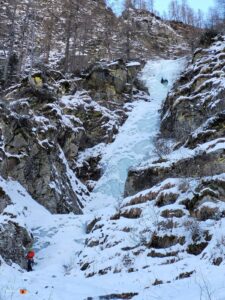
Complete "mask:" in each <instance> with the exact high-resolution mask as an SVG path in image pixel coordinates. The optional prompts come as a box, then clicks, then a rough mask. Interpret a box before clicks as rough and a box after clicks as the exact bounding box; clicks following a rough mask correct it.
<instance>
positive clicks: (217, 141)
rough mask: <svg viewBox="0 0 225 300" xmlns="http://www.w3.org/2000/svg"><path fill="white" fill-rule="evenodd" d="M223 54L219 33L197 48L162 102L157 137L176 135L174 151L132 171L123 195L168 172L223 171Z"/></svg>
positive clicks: (193, 174) (199, 174) (177, 174)
mask: <svg viewBox="0 0 225 300" xmlns="http://www.w3.org/2000/svg"><path fill="white" fill-rule="evenodd" d="M224 56H225V40H224V38H223V37H219V38H218V40H217V41H216V42H215V43H214V44H213V45H212V46H211V47H210V48H207V49H198V50H196V52H195V54H194V56H193V59H192V62H191V63H190V65H189V67H188V68H187V70H186V71H185V72H184V73H183V74H182V76H181V78H180V79H179V80H178V82H177V83H176V84H175V87H174V89H173V91H172V92H171V93H170V94H169V95H168V97H167V99H166V102H165V104H164V107H163V112H162V123H161V137H162V138H164V139H165V138H173V139H175V140H176V141H177V142H178V143H177V145H176V147H175V150H174V152H173V153H171V158H170V156H168V157H165V158H164V159H163V161H164V162H162V163H161V162H160V161H156V162H154V163H152V164H150V165H148V166H146V168H145V167H144V168H142V169H140V170H138V169H137V170H131V171H130V172H129V174H128V179H127V182H126V188H125V195H132V194H134V193H136V192H138V191H141V190H143V189H145V188H149V187H152V186H153V185H155V184H157V183H159V182H160V181H162V180H164V179H166V178H169V177H184V178H185V177H196V178H199V177H204V176H212V175H219V174H221V173H223V172H225V165H224V155H225V152H224V142H225V140H224V111H223V110H224V109H225V106H224V93H225V88H224ZM182 151H183V152H184V154H183V155H180V154H179V153H181V152H182ZM174 157H176V158H174ZM179 157H180V158H179Z"/></svg>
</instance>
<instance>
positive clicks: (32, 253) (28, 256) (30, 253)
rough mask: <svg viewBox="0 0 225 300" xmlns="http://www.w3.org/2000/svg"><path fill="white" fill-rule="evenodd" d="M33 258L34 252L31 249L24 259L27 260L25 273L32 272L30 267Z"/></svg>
mask: <svg viewBox="0 0 225 300" xmlns="http://www.w3.org/2000/svg"><path fill="white" fill-rule="evenodd" d="M34 256H35V252H34V250H33V249H30V250H29V251H28V253H27V256H26V259H27V271H28V272H30V271H33V269H32V266H33V264H34Z"/></svg>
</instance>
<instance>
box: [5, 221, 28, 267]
mask: <svg viewBox="0 0 225 300" xmlns="http://www.w3.org/2000/svg"><path fill="white" fill-rule="evenodd" d="M0 235H1V239H0V255H1V256H2V258H3V259H4V260H5V261H6V262H8V263H12V262H14V263H17V264H18V265H20V266H21V267H22V268H25V267H26V260H25V257H26V249H27V248H28V247H29V246H31V245H32V239H31V237H30V235H29V234H28V232H27V230H26V229H25V228H23V227H21V226H19V225H18V224H17V223H14V222H11V221H10V222H8V223H7V224H2V225H1V228H0Z"/></svg>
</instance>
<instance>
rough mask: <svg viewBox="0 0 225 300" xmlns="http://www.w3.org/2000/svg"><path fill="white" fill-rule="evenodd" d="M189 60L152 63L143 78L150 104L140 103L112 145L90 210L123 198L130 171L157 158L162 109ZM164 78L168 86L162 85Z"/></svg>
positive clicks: (150, 62)
mask: <svg viewBox="0 0 225 300" xmlns="http://www.w3.org/2000/svg"><path fill="white" fill-rule="evenodd" d="M185 62H186V61H185V59H178V60H157V61H149V62H148V63H147V64H146V66H145V67H144V69H143V71H142V74H141V77H142V80H143V81H144V82H145V83H146V85H147V87H148V89H149V93H150V99H151V101H150V102H143V101H137V102H135V103H134V108H133V110H132V111H131V112H130V113H129V117H128V119H127V121H126V122H125V124H124V125H123V126H122V127H121V129H120V131H119V133H118V135H117V137H116V139H115V141H114V142H113V143H112V144H110V145H108V146H107V147H106V150H105V154H104V156H103V158H102V160H101V162H100V163H101V165H102V167H103V170H104V173H103V175H102V177H101V178H100V180H99V181H98V182H97V184H96V187H95V189H94V191H93V192H92V194H91V198H92V199H93V200H94V201H92V205H91V207H90V209H92V210H96V209H101V208H104V207H106V206H108V205H110V204H112V203H115V201H116V200H118V199H120V198H121V197H122V196H123V192H124V185H125V181H126V178H127V173H128V170H129V168H131V167H136V166H138V165H139V164H140V163H141V162H143V161H144V160H146V159H149V158H150V157H151V156H152V155H153V149H154V145H153V138H154V137H155V136H156V134H157V133H158V131H159V122H160V114H159V109H160V107H161V105H162V102H163V101H164V100H165V98H166V96H167V93H168V92H169V90H170V89H171V87H172V86H173V83H174V81H175V80H176V79H177V78H178V77H179V75H180V73H181V72H182V71H183V70H184V67H185V65H186V63H185ZM162 78H163V79H164V80H166V81H168V84H167V82H166V84H162V82H161V80H162Z"/></svg>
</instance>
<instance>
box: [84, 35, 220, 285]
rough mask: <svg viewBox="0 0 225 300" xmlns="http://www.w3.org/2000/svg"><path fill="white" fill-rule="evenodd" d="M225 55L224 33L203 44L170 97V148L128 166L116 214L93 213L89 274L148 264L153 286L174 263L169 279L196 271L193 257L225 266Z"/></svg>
mask: <svg viewBox="0 0 225 300" xmlns="http://www.w3.org/2000/svg"><path fill="white" fill-rule="evenodd" d="M224 55H225V37H219V38H217V39H216V40H215V42H214V43H213V44H212V45H211V46H210V47H209V48H207V49H198V50H197V51H196V53H195V54H194V56H193V59H192V61H191V62H190V64H189V66H188V68H187V70H186V71H185V73H184V74H182V76H181V78H180V79H179V80H178V81H177V83H176V84H175V86H174V88H173V90H172V92H171V93H170V94H169V95H168V98H167V100H166V102H165V104H164V107H163V110H162V125H161V135H160V137H159V138H160V139H161V140H162V141H163V142H164V143H166V142H167V141H168V140H167V139H168V138H169V139H171V138H173V141H174V145H173V146H172V147H171V152H170V153H166V154H163V155H162V157H159V159H158V160H155V161H150V162H147V163H146V165H145V166H142V167H139V168H137V169H134V170H131V171H130V172H129V174H128V178H127V182H126V187H125V195H126V196H129V197H127V198H125V199H123V200H122V201H121V203H120V206H119V207H118V208H117V209H116V210H115V212H114V213H112V215H111V216H101V217H100V218H98V219H97V217H95V220H93V222H92V225H93V226H92V227H91V230H90V231H88V232H87V240H86V248H85V249H84V251H83V253H82V255H81V256H80V267H81V271H82V272H84V275H85V276H86V277H91V276H99V275H104V274H109V273H119V272H128V273H130V272H140V273H141V272H143V269H144V270H145V271H146V272H148V275H149V277H148V280H149V281H150V278H151V283H150V284H151V285H154V284H158V283H160V284H162V283H163V282H164V283H165V281H163V280H160V278H157V280H156V278H154V276H153V277H151V274H152V273H154V270H157V271H158V270H159V268H160V270H161V271H162V272H163V270H164V267H165V270H168V267H169V265H171V264H173V267H172V268H171V270H172V269H173V270H175V269H176V270H177V271H176V272H177V274H174V273H173V274H168V275H166V276H165V277H166V282H170V281H171V280H180V279H182V278H186V277H190V276H192V274H193V273H194V271H193V270H190V269H189V267H188V266H190V264H189V263H187V261H188V260H189V259H191V257H193V256H197V257H198V259H199V261H201V260H204V263H207V264H209V265H210V264H213V265H216V266H219V265H220V264H221V263H223V261H224V259H225V255H224V252H223V250H221V249H222V248H223V247H224V242H223V241H224V238H223V236H224V233H223V225H222V226H221V224H224V216H225V204H224V203H225V185H224V183H225V176H224V174H225V164H224V161H225V157H224V155H225V152H224V148H225V139H224V120H225V119H224V109H225V108H224V59H223V58H224ZM170 143H171V140H170ZM206 224H207V225H206ZM100 249H101V257H97V258H96V255H95V254H96V251H99V250H100ZM109 253H110V254H109ZM143 258H144V259H143ZM183 260H184V262H185V263H184V264H182V261H183ZM181 265H182V271H181V269H180V266H181ZM179 269H180V271H179ZM93 270H94V271H93ZM184 270H185V271H184ZM176 272H175V273H176ZM165 277H164V278H165ZM164 280H165V279H164Z"/></svg>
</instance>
